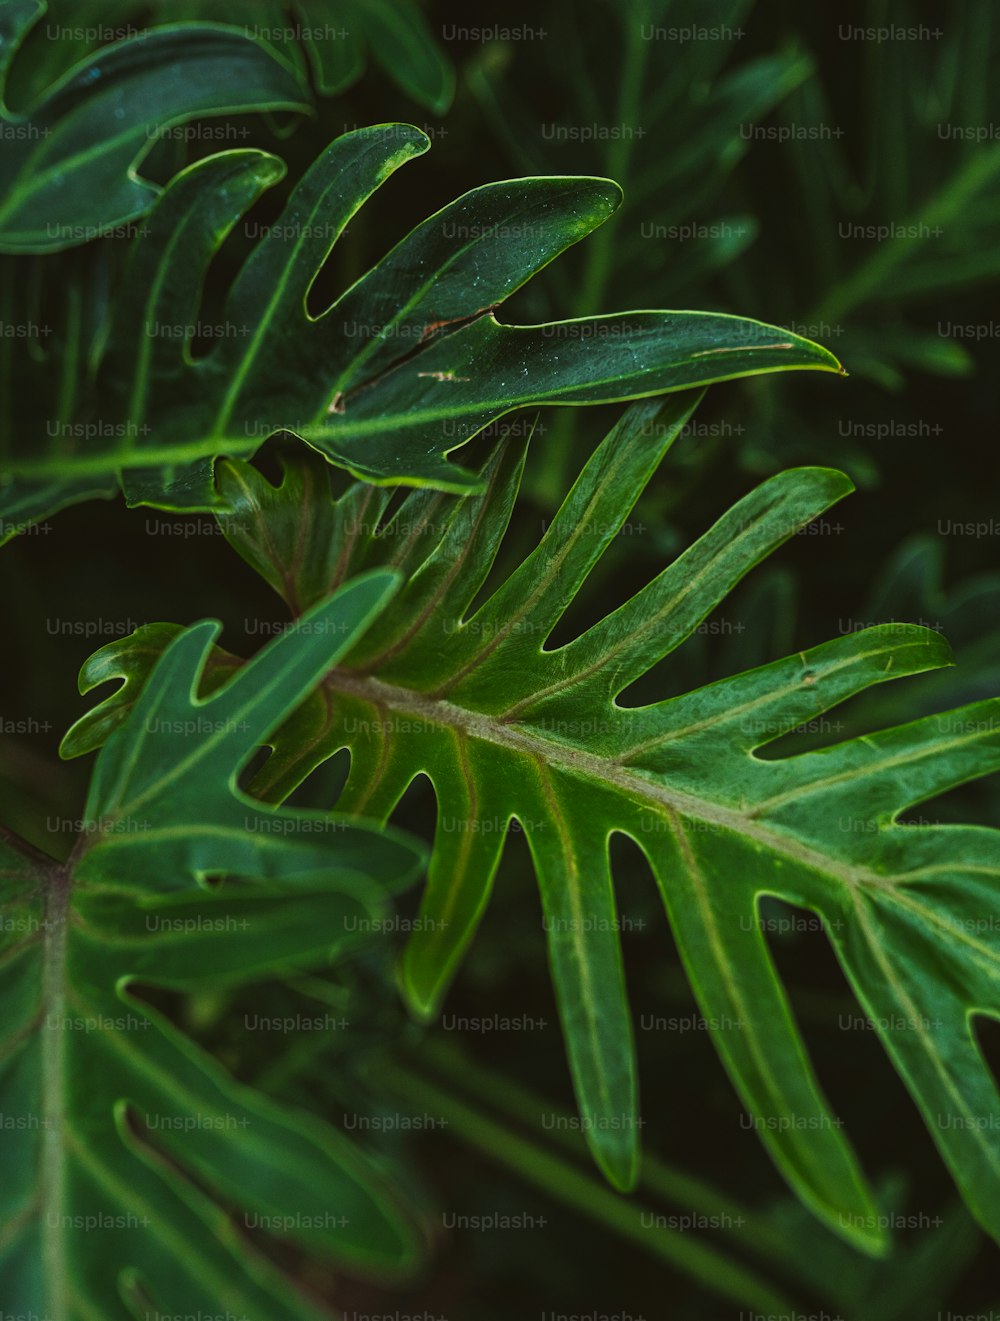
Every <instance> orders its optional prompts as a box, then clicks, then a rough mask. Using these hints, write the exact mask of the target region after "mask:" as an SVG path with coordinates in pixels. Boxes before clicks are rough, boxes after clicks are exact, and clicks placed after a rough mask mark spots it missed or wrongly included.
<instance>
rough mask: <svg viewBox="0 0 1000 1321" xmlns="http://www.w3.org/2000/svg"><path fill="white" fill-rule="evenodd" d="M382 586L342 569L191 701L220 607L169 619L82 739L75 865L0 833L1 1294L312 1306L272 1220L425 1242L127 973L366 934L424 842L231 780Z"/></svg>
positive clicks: (379, 1256) (175, 971) (105, 1304)
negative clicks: (104, 729)
mask: <svg viewBox="0 0 1000 1321" xmlns="http://www.w3.org/2000/svg"><path fill="white" fill-rule="evenodd" d="M394 585H395V583H394V576H393V575H391V574H386V573H384V572H377V573H372V574H369V575H365V576H364V577H362V578H360V579H358V580H356V581H355V582H352V583H351V584H350V585H349V586H347V587H345V588H343V589H341V590H340V591H338V592H337V593H336V594H335V595H334V596H333V597H332V598H331V599H330V600H329V601H324V602H322V603H320V604H319V605H318V606H316V607H315V608H314V609H313V610H311V611H310V612H309V613H308V614H307V615H306V617H305V618H304V619H302V620H300V621H299V622H298V624H296V625H295V626H294V627H292V628H291V629H289V630H288V631H287V632H286V633H284V634H282V636H280V637H279V638H277V639H276V640H275V641H274V642H272V643H271V644H270V645H269V646H268V647H266V648H265V649H264V650H263V651H262V652H261V653H260V654H259V655H258V656H257V657H255V659H254V660H253V661H252V662H251V663H250V664H249V665H247V666H246V667H244V668H243V669H241V670H240V672H239V673H238V674H237V675H235V676H234V677H232V678H231V679H230V681H229V682H227V683H225V684H224V685H222V686H221V687H218V686H217V688H216V690H215V691H214V692H213V695H212V696H211V697H210V698H208V699H205V700H201V699H196V698H195V696H194V694H195V691H196V689H197V687H198V685H199V682H200V681H201V679H202V676H203V667H204V664H205V659H206V656H207V654H208V652H209V649H210V647H211V644H212V640H213V638H214V637H215V636H216V634H217V631H218V626H217V625H216V624H214V623H212V622H207V623H202V624H198V625H195V626H194V627H193V628H190V629H186V630H180V631H178V632H177V633H176V635H175V636H174V637H173V639H172V641H171V642H170V643H169V645H168V646H167V647H166V648H165V649H164V651H163V653H162V655H161V657H160V659H159V660H158V661H157V663H156V665H155V667H154V668H153V670H152V674H151V675H150V677H149V681H148V683H147V684H146V686H145V688H144V690H143V693H142V696H141V698H140V699H139V701H138V702H137V703H136V704H135V706H134V708H133V709H132V711H131V714H130V716H129V718H128V720H127V721H125V722H124V723H121V724H120V726H119V728H118V729H117V730H116V731H115V732H114V733H113V734H112V736H111V737H110V738H109V739H108V741H107V744H106V745H105V747H104V748H103V750H102V752H101V754H100V756H99V757H98V759H97V763H96V766H95V769H94V775H93V780H92V784H91V791H90V796H89V799H88V803H87V808H86V813H85V819H84V821H83V828H82V830H81V832H80V835H79V838H78V841H77V845H76V847H75V848H74V850H73V853H72V854H71V856H70V858H69V860H68V861H66V862H65V863H59V862H56V861H55V860H54V859H51V858H48V857H45V856H44V855H42V854H39V853H37V852H36V851H34V850H33V849H31V848H30V847H29V846H27V845H22V844H20V843H19V842H18V841H16V840H15V839H14V838H13V837H11V836H9V835H4V836H3V842H2V843H0V853H2V870H0V889H2V896H0V902H2V904H3V911H4V923H3V952H2V961H0V962H2V979H3V989H4V1005H5V1023H4V1032H3V1039H2V1042H0V1096H2V1109H3V1113H4V1117H5V1127H12V1128H13V1129H14V1130H15V1131H14V1132H13V1133H10V1132H8V1133H7V1138H8V1141H9V1142H10V1149H9V1152H8V1155H7V1156H6V1158H5V1161H4V1187H3V1194H2V1199H3V1205H4V1212H5V1215H4V1220H5V1225H6V1229H5V1234H4V1237H3V1241H2V1243H0V1297H2V1298H3V1300H4V1303H5V1305H6V1306H7V1307H8V1308H9V1310H10V1311H12V1312H13V1313H18V1314H24V1315H34V1316H48V1317H53V1318H55V1317H58V1318H60V1319H61V1321H70V1318H73V1319H74V1321H75V1319H76V1318H80V1319H81V1321H82V1318H84V1317H96V1316H100V1317H106V1318H112V1317H121V1318H122V1321H125V1318H126V1317H132V1316H136V1315H142V1314H143V1311H145V1313H146V1314H147V1315H148V1314H150V1313H155V1314H157V1315H164V1314H177V1313H187V1314H191V1315H200V1314H207V1313H208V1312H215V1311H221V1310H222V1309H223V1307H224V1306H225V1307H226V1308H227V1309H232V1310H233V1311H235V1312H239V1313H241V1314H246V1315H252V1316H267V1317H269V1318H272V1317H273V1318H279V1319H280V1321H303V1319H304V1318H310V1319H312V1318H315V1319H316V1321H319V1317H320V1313H319V1312H318V1311H317V1310H316V1309H315V1308H314V1307H313V1306H312V1305H310V1304H309V1303H308V1302H307V1301H306V1300H305V1299H304V1298H298V1296H297V1295H296V1293H295V1291H294V1290H293V1289H291V1288H290V1285H289V1282H288V1281H287V1280H286V1279H285V1278H284V1277H283V1276H282V1275H281V1273H280V1272H279V1271H278V1270H277V1269H276V1268H275V1267H274V1266H272V1265H271V1264H270V1263H269V1262H268V1260H267V1258H266V1257H265V1256H264V1255H263V1253H262V1252H261V1251H260V1246H261V1245H263V1244H264V1243H266V1241H267V1239H268V1238H274V1237H275V1236H277V1237H278V1238H281V1239H285V1240H287V1241H290V1242H291V1243H293V1244H295V1245H296V1246H297V1247H298V1248H299V1249H300V1250H304V1251H306V1252H313V1253H316V1254H322V1255H324V1256H327V1257H333V1258H335V1259H337V1260H340V1261H342V1262H343V1263H344V1265H345V1266H346V1267H348V1268H354V1269H360V1270H378V1271H380V1272H384V1271H387V1270H392V1269H398V1268H399V1267H401V1266H405V1265H407V1264H408V1263H409V1262H410V1261H411V1260H412V1258H413V1256H414V1254H415V1253H416V1252H417V1250H418V1246H419V1243H418V1239H417V1237H416V1233H415V1230H414V1228H413V1226H412V1225H411V1223H410V1221H409V1220H408V1218H407V1216H406V1214H405V1213H404V1212H403V1211H402V1210H401V1209H400V1208H399V1207H397V1205H396V1204H395V1201H394V1199H393V1198H392V1196H391V1195H390V1192H389V1190H388V1189H387V1188H386V1187H385V1185H384V1182H383V1179H382V1177H381V1175H380V1174H379V1173H378V1172H377V1171H376V1170H375V1169H374V1168H373V1167H372V1166H371V1165H370V1164H369V1162H368V1161H367V1159H366V1158H365V1157H364V1156H363V1155H362V1154H361V1153H360V1152H359V1151H358V1150H356V1149H355V1148H354V1147H353V1146H352V1145H351V1144H350V1143H349V1142H347V1141H346V1140H345V1139H344V1138H343V1137H342V1136H341V1135H340V1134H338V1133H336V1132H335V1131H333V1130H331V1129H330V1128H328V1127H327V1126H326V1125H325V1124H323V1123H321V1122H319V1121H318V1120H316V1119H314V1118H312V1117H310V1116H307V1115H305V1114H302V1113H299V1112H297V1111H293V1110H289V1109H286V1108H285V1107H282V1106H281V1105H279V1104H276V1103H274V1102H273V1101H271V1100H269V1099H268V1098H267V1097H266V1096H264V1095H263V1094H261V1093H259V1092H257V1091H254V1090H253V1089H252V1088H249V1087H247V1086H245V1085H244V1084H241V1083H239V1082H237V1081H236V1080H235V1079H233V1078H232V1077H231V1076H230V1075H229V1074H228V1073H227V1072H226V1071H225V1070H224V1069H223V1068H222V1067H221V1066H220V1065H219V1064H218V1063H216V1062H215V1061H214V1060H213V1059H212V1058H211V1057H210V1056H209V1055H207V1054H206V1053H205V1052H204V1051H203V1050H202V1049H201V1048H200V1047H198V1046H197V1045H196V1044H195V1043H194V1042H192V1041H191V1040H190V1039H188V1037H187V1036H186V1035H185V1034H184V1033H183V1032H182V1031H181V1030H180V1028H179V1027H178V1026H177V1025H176V1024H175V1023H174V1022H173V1021H171V1019H170V1018H169V1017H168V1016H167V1015H166V1014H165V1013H164V1012H162V1010H161V1009H159V1008H156V1007H154V1006H153V1004H151V1003H149V1001H148V999H147V998H145V997H143V996H142V995H141V993H140V988H141V987H154V988H165V989H168V990H173V991H192V990H198V989H203V988H213V989H214V988H218V987H220V986H238V985H240V984H243V983H247V982H253V981H259V980H262V979H264V978H266V977H267V976H268V975H269V974H272V973H273V972H275V971H276V970H278V971H280V970H283V969H286V968H288V967H293V968H294V967H308V966H310V965H313V966H315V965H317V964H321V963H322V962H323V961H324V960H325V959H328V958H329V957H330V954H331V951H336V950H339V949H342V948H344V947H345V946H346V947H349V946H350V945H351V944H352V943H354V942H355V941H356V939H357V937H356V935H355V934H354V933H355V932H356V931H357V930H359V929H360V930H365V929H367V920H371V918H372V915H373V914H377V913H378V911H379V907H380V895H382V894H383V893H384V892H385V888H384V887H385V886H386V885H387V884H388V885H397V884H399V883H402V882H406V881H408V880H411V879H412V878H413V876H414V875H415V873H416V870H417V868H418V866H419V863H420V856H419V853H418V852H417V851H416V850H415V849H414V847H413V846H412V845H411V844H410V843H409V842H407V841H406V840H405V839H404V838H402V837H401V836H399V835H398V834H396V833H394V832H392V831H385V830H381V829H379V828H378V827H377V826H375V825H373V824H365V823H363V822H359V821H354V820H348V819H346V818H343V817H337V816H318V815H316V814H308V813H303V812H292V811H286V810H279V811H276V810H273V809H269V808H266V807H263V806H261V805H260V804H258V803H254V802H253V801H252V800H251V799H249V798H247V797H245V796H244V794H243V793H241V792H240V791H239V790H238V789H237V788H236V787H235V786H236V776H237V773H238V772H239V770H240V769H241V768H242V767H243V766H244V764H245V763H246V761H247V760H248V758H249V757H250V756H251V755H252V753H253V751H254V749H255V748H256V747H257V745H258V744H259V743H260V741H261V740H262V739H263V738H265V737H266V736H267V735H268V734H269V732H270V731H272V730H273V729H274V728H275V726H276V725H277V724H279V723H280V722H281V720H282V719H283V718H285V716H286V715H287V714H288V713H289V711H290V710H292V709H293V708H294V707H295V706H296V705H297V704H298V703H299V702H301V700H302V698H303V696H304V695H305V694H306V693H307V692H308V691H309V689H310V687H311V686H312V685H313V684H314V683H315V682H316V681H317V679H318V678H319V677H320V675H321V674H322V672H323V670H324V669H325V667H326V666H327V664H328V662H329V657H330V655H331V653H334V654H338V655H339V654H340V653H342V652H343V651H345V650H346V649H348V648H349V647H350V646H351V645H352V643H354V642H355V641H356V640H357V638H358V637H359V635H360V634H361V632H362V631H363V629H364V628H365V627H366V625H367V624H368V623H369V622H370V621H371V620H372V619H373V618H374V617H375V616H376V615H377V613H378V612H379V610H381V609H382V608H383V606H384V605H385V603H386V601H387V600H388V598H389V597H390V596H391V594H392V591H393V588H394ZM222 876H226V877H228V879H227V880H226V881H225V883H224V884H223V885H221V886H209V885H208V880H209V878H212V877H216V878H217V877H222ZM10 1120H12V1121H13V1123H12V1124H7V1122H6V1121H10ZM251 1231H254V1232H251ZM324 1315H325V1313H324Z"/></svg>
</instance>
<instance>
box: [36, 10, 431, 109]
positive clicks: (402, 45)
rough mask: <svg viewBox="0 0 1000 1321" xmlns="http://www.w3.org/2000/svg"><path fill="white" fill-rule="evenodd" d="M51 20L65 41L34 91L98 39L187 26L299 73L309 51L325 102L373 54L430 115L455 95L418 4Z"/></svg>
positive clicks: (59, 14)
mask: <svg viewBox="0 0 1000 1321" xmlns="http://www.w3.org/2000/svg"><path fill="white" fill-rule="evenodd" d="M49 13H50V15H51V17H52V19H53V21H54V22H56V23H58V24H59V25H60V27H62V29H63V40H62V41H61V42H60V43H58V44H57V45H55V46H54V47H53V48H52V49H50V50H49V51H47V52H46V55H47V56H48V59H46V60H39V61H36V62H35V64H36V65H37V66H40V68H39V67H33V68H32V70H31V72H32V75H33V83H34V85H37V78H38V76H39V74H40V73H44V72H45V71H46V70H48V71H49V72H50V74H51V73H56V74H57V73H58V72H60V71H61V70H62V69H64V68H65V67H66V58H67V51H73V52H74V53H76V54H77V55H78V57H82V56H83V55H85V54H87V53H88V52H89V51H90V50H91V49H92V46H93V40H94V37H93V34H95V33H100V32H101V31H105V30H107V29H108V28H109V27H115V26H117V27H122V28H125V29H128V28H130V27H131V26H132V24H133V23H144V22H146V21H150V20H151V21H157V20H170V21H172V22H179V21H181V20H183V21H185V22H192V21H198V22H201V21H208V22H215V23H227V24H230V25H231V26H233V27H238V28H244V29H249V31H250V33H251V35H254V36H258V37H259V38H260V39H262V40H266V41H267V42H268V43H269V44H270V45H272V46H274V47H276V48H277V49H278V50H279V51H280V52H281V54H282V55H283V56H284V57H285V58H286V59H287V60H289V61H294V62H296V63H297V64H299V65H301V63H302V59H301V51H302V50H303V49H304V50H305V51H306V52H307V54H308V56H309V63H310V64H311V66H312V69H313V73H314V77H315V80H316V85H317V88H318V89H319V91H321V92H323V93H324V94H326V95H333V94H334V93H336V92H342V91H344V90H345V89H346V88H347V87H349V86H350V85H351V83H353V82H354V81H355V80H356V79H357V78H359V77H360V76H361V74H362V72H363V71H364V67H365V60H366V55H367V53H368V52H369V51H370V52H371V54H372V56H373V58H374V60H375V62H376V63H377V64H378V65H379V66H380V67H381V68H382V69H383V70H384V71H385V73H386V75H387V76H388V77H389V78H391V79H392V80H393V81H394V82H395V83H396V84H397V86H399V87H400V88H402V90H403V91H404V92H406V93H407V94H408V95H409V96H412V97H413V99H414V100H415V101H419V102H420V103H421V104H422V105H425V106H427V108H428V109H429V110H435V111H438V112H441V111H444V110H446V109H447V108H448V105H449V103H450V101H451V98H452V95H453V93H454V87H455V74H454V70H453V69H452V66H451V62H450V61H449V59H448V57H447V55H446V54H445V52H444V50H443V49H442V47H441V43H440V42H439V41H438V39H437V38H436V36H435V34H434V33H433V32H432V31H431V28H430V25H429V24H428V23H427V21H426V19H425V18H424V16H423V13H422V12H421V9H420V7H419V5H418V4H417V3H416V2H415V0H293V2H292V3H291V4H285V3H283V2H282V0H255V3H254V5H253V7H252V9H248V7H247V5H246V4H244V3H243V0H168V3H156V2H155V0H154V3H152V4H150V3H148V2H146V0H49ZM74 39H75V44H74ZM302 72H303V73H304V72H305V70H304V69H303V70H302Z"/></svg>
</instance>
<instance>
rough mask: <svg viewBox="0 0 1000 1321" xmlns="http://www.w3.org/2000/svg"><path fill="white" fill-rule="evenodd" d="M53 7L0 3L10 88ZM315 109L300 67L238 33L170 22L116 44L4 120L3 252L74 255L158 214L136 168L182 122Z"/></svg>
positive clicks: (10, 0)
mask: <svg viewBox="0 0 1000 1321" xmlns="http://www.w3.org/2000/svg"><path fill="white" fill-rule="evenodd" d="M43 10H44V6H43V5H42V4H40V3H39V0H6V2H5V3H4V4H2V5H0V87H2V86H3V85H4V83H5V80H6V75H7V74H8V72H9V69H10V64H11V60H12V58H13V56H14V54H15V52H16V50H17V48H18V46H19V45H20V44H21V42H22V40H23V39H24V37H25V36H26V34H27V32H28V30H29V29H30V27H31V26H32V24H33V23H35V22H36V21H37V19H38V17H39V16H40V14H41V13H42V12H43ZM76 21H77V22H78V21H79V19H77V20H76ZM59 30H61V28H58V27H57V31H59ZM53 44H55V45H56V46H58V43H53ZM308 105H309V96H308V91H307V89H306V88H305V87H304V85H303V83H302V82H301V81H300V80H299V78H298V77H296V75H295V72H294V70H293V69H292V67H291V66H290V65H288V64H286V63H285V62H284V61H283V60H281V59H280V58H279V57H278V56H277V55H276V54H275V52H274V51H273V50H271V49H270V48H269V47H267V46H265V45H263V44H261V43H260V42H259V41H254V40H253V39H251V38H250V37H248V36H247V35H246V34H245V33H244V32H241V31H237V30H235V29H229V28H224V27H220V26H217V25H209V24H201V25H198V26H193V25H184V24H170V25H169V26H166V27H163V28H160V29H159V30H157V31H156V32H152V33H147V34H143V35H141V36H136V37H133V38H132V39H131V40H125V41H118V42H115V43H114V44H113V45H110V46H106V47H105V48H104V49H102V50H100V51H99V52H97V53H96V54H94V55H93V56H92V57H90V58H88V59H86V60H84V61H83V62H82V63H80V64H78V65H77V66H76V67H75V68H73V69H71V70H70V71H69V72H67V74H66V75H65V77H63V78H62V79H61V80H60V81H59V82H58V83H56V85H55V86H53V87H51V88H49V89H48V90H47V92H46V93H45V95H44V96H43V97H42V98H41V99H40V100H38V101H36V102H35V103H34V104H32V105H30V106H29V107H28V109H27V110H26V111H25V112H24V113H23V114H19V115H13V114H11V113H10V111H9V110H7V109H4V110H3V111H2V112H0V128H2V136H3V152H2V153H0V252H19V253H23V252H53V251H57V250H59V249H61V248H69V247H74V246H77V245H79V244H81V243H85V242H86V241H87V240H88V239H92V238H94V237H95V236H96V235H98V234H101V233H104V232H106V231H108V230H110V229H113V228H114V227H116V226H120V225H122V224H124V223H125V222H127V221H131V220H134V219H135V218H136V217H137V216H141V215H142V214H143V213H144V212H146V211H148V210H149V208H150V207H151V206H152V205H153V202H154V201H155V200H156V197H157V195H158V194H159V191H160V190H159V188H157V187H156V186H155V185H154V184H152V183H150V182H149V181H148V180H145V179H142V178H140V177H139V176H138V175H137V173H136V169H137V167H138V166H139V164H140V163H141V162H142V160H143V158H144V157H145V156H146V155H147V154H148V152H149V150H150V148H151V147H152V146H153V144H154V143H155V142H156V141H157V138H158V137H159V136H160V135H162V134H164V133H167V134H169V132H170V129H171V128H172V127H173V126H174V125H177V124H180V123H183V122H184V121H185V120H189V119H193V118H195V117H196V116H198V115H204V114H222V113H225V112H228V111H241V110H268V109H272V110H273V109H288V110H305V109H307V108H308Z"/></svg>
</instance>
